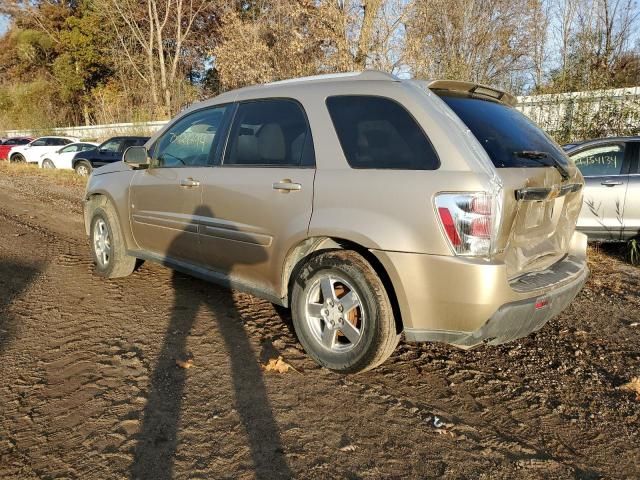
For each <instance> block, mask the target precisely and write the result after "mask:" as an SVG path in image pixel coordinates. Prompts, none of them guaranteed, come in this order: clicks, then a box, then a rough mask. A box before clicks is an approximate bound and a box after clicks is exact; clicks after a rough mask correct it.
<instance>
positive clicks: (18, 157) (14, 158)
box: [11, 153, 26, 163]
mask: <svg viewBox="0 0 640 480" xmlns="http://www.w3.org/2000/svg"><path fill="white" fill-rule="evenodd" d="M25 162H26V160H25V158H24V156H23V155H22V154H21V153H14V154H13V155H11V163H25Z"/></svg>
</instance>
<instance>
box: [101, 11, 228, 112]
mask: <svg viewBox="0 0 640 480" xmlns="http://www.w3.org/2000/svg"><path fill="white" fill-rule="evenodd" d="M102 1H104V2H106V4H107V5H106V6H107V8H106V9H105V13H106V14H107V15H106V16H107V17H109V18H110V21H111V24H112V26H113V28H114V29H115V31H116V35H117V37H118V40H119V43H120V47H121V48H122V52H123V54H124V56H125V57H126V59H127V60H128V62H129V65H130V66H131V69H132V70H133V72H135V74H136V75H138V77H139V78H140V79H141V80H142V81H144V82H145V83H146V84H148V85H149V88H150V93H151V96H152V98H153V101H154V104H155V105H157V106H159V105H162V107H163V110H164V112H163V113H164V114H165V115H171V114H172V112H173V111H174V110H175V107H176V105H175V104H174V102H173V98H172V91H173V90H174V89H175V86H176V82H177V80H178V73H179V66H180V61H181V59H182V58H183V57H184V55H185V52H184V48H185V45H186V43H187V42H188V41H189V40H190V39H191V36H192V35H193V27H194V24H195V22H196V20H197V19H198V18H199V17H201V16H202V15H203V14H204V13H205V12H208V11H209V10H210V9H211V8H212V7H214V6H215V5H216V3H215V2H214V1H213V0H145V1H144V2H140V1H137V0H102ZM141 54H142V55H141ZM141 58H144V61H143V62H141V61H140V60H141Z"/></svg>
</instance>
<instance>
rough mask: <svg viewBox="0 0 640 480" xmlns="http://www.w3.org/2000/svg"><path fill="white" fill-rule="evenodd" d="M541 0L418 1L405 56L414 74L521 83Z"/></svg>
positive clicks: (412, 16) (408, 30)
mask: <svg viewBox="0 0 640 480" xmlns="http://www.w3.org/2000/svg"><path fill="white" fill-rule="evenodd" d="M541 8H542V7H541V1H539V0H416V1H415V6H414V9H413V11H412V14H411V17H410V20H409V21H408V23H407V58H408V62H409V63H410V66H411V70H412V72H413V73H414V74H415V75H416V76H421V77H443V78H457V79H465V80H473V81H478V82H489V83H497V84H500V85H504V86H506V87H512V86H514V85H515V84H518V83H522V76H523V75H524V74H525V73H526V71H527V68H528V58H529V56H530V51H531V48H532V45H533V44H534V43H535V36H536V35H535V32H536V28H535V27H536V22H538V21H539V17H540V15H541V14H540V9H541Z"/></svg>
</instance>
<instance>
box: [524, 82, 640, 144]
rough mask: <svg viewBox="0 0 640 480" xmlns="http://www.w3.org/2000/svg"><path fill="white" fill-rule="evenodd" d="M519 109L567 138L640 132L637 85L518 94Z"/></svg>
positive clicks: (638, 90) (639, 101)
mask: <svg viewBox="0 0 640 480" xmlns="http://www.w3.org/2000/svg"><path fill="white" fill-rule="evenodd" d="M518 109H519V110H520V111H522V112H523V113H524V114H525V115H527V116H528V117H529V118H531V119H532V120H533V121H534V122H536V123H537V124H538V125H540V126H541V127H542V128H544V129H545V130H546V131H547V132H549V133H550V134H551V135H553V136H555V137H556V138H560V139H563V140H567V141H568V140H583V139H587V138H590V137H604V136H610V135H638V134H640V87H632V88H616V89H610V90H591V91H586V92H571V93H559V94H549V95H532V96H526V97H518Z"/></svg>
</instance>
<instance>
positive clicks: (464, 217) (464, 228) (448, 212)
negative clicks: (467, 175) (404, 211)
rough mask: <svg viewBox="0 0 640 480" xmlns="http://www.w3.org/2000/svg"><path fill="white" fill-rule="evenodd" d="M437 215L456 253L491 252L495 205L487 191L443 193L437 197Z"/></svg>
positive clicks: (476, 254)
mask: <svg viewBox="0 0 640 480" xmlns="http://www.w3.org/2000/svg"><path fill="white" fill-rule="evenodd" d="M435 202H436V209H437V211H438V218H439V219H440V222H441V223H442V227H443V229H444V233H445V234H446V236H447V239H448V240H449V243H450V245H451V247H452V248H453V250H454V251H455V253H456V254H457V255H473V256H484V255H489V254H490V253H491V252H492V243H493V242H492V240H493V238H492V237H493V232H494V227H495V226H496V215H495V213H496V212H495V210H496V207H495V205H494V197H493V196H491V195H488V194H486V193H441V194H438V195H436V198H435Z"/></svg>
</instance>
